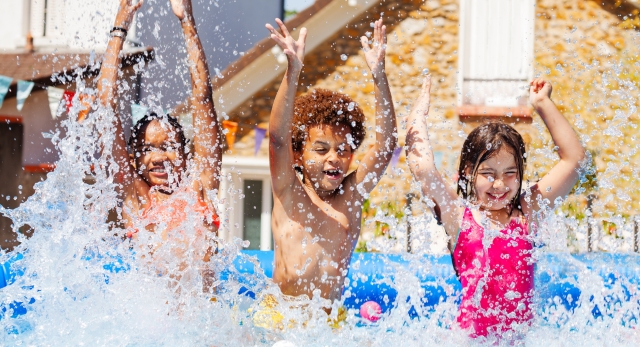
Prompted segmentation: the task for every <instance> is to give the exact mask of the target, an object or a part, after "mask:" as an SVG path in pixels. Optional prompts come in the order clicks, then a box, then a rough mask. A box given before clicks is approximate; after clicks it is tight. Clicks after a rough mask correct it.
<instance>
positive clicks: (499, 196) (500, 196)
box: [487, 192, 508, 200]
mask: <svg viewBox="0 0 640 347" xmlns="http://www.w3.org/2000/svg"><path fill="white" fill-rule="evenodd" d="M507 193H508V192H504V193H501V194H497V193H487V195H489V197H490V198H492V199H494V200H502V199H504V198H506V197H507Z"/></svg>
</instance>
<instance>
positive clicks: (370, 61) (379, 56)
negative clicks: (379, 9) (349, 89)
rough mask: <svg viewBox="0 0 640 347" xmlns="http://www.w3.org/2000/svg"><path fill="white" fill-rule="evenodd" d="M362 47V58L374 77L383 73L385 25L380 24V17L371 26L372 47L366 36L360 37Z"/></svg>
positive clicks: (385, 38)
mask: <svg viewBox="0 0 640 347" xmlns="http://www.w3.org/2000/svg"><path fill="white" fill-rule="evenodd" d="M360 43H362V49H363V50H364V58H365V60H366V61H367V65H368V66H369V70H371V74H372V75H373V77H374V78H376V77H378V76H379V75H380V74H382V73H384V58H385V53H386V50H387V27H386V26H384V25H382V18H380V19H378V20H377V21H376V22H375V23H374V27H373V42H372V43H373V47H371V46H370V45H369V39H368V38H367V37H366V36H362V37H361V38H360Z"/></svg>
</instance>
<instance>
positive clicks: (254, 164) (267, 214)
mask: <svg viewBox="0 0 640 347" xmlns="http://www.w3.org/2000/svg"><path fill="white" fill-rule="evenodd" d="M245 180H260V181H262V211H261V213H260V216H261V218H260V250H261V251H269V250H271V244H272V236H271V210H272V192H271V173H270V171H269V159H268V158H266V157H238V156H224V155H223V156H222V180H221V181H220V201H221V204H220V206H219V208H218V211H219V212H220V217H221V218H222V220H228V222H225V223H222V227H221V229H220V231H219V236H220V238H222V239H224V240H226V241H229V242H232V241H233V239H234V238H240V239H243V238H244V235H243V229H244V228H243V227H244V225H243V215H244V204H243V200H242V199H241V198H240V195H241V194H244V192H243V191H242V190H243V189H244V181H245Z"/></svg>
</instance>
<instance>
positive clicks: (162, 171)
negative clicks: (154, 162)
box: [149, 166, 170, 178]
mask: <svg viewBox="0 0 640 347" xmlns="http://www.w3.org/2000/svg"><path fill="white" fill-rule="evenodd" d="M169 171H170V170H169V169H168V168H165V167H162V166H155V167H152V168H150V169H149V174H151V175H153V176H156V177H159V178H166V177H167V176H168V174H169Z"/></svg>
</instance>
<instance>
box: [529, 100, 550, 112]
mask: <svg viewBox="0 0 640 347" xmlns="http://www.w3.org/2000/svg"><path fill="white" fill-rule="evenodd" d="M551 104H553V101H551V98H549V97H545V98H543V99H541V100H537V101H536V102H534V103H532V106H533V108H535V109H536V110H538V109H543V108H546V107H547V106H550V105H551Z"/></svg>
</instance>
